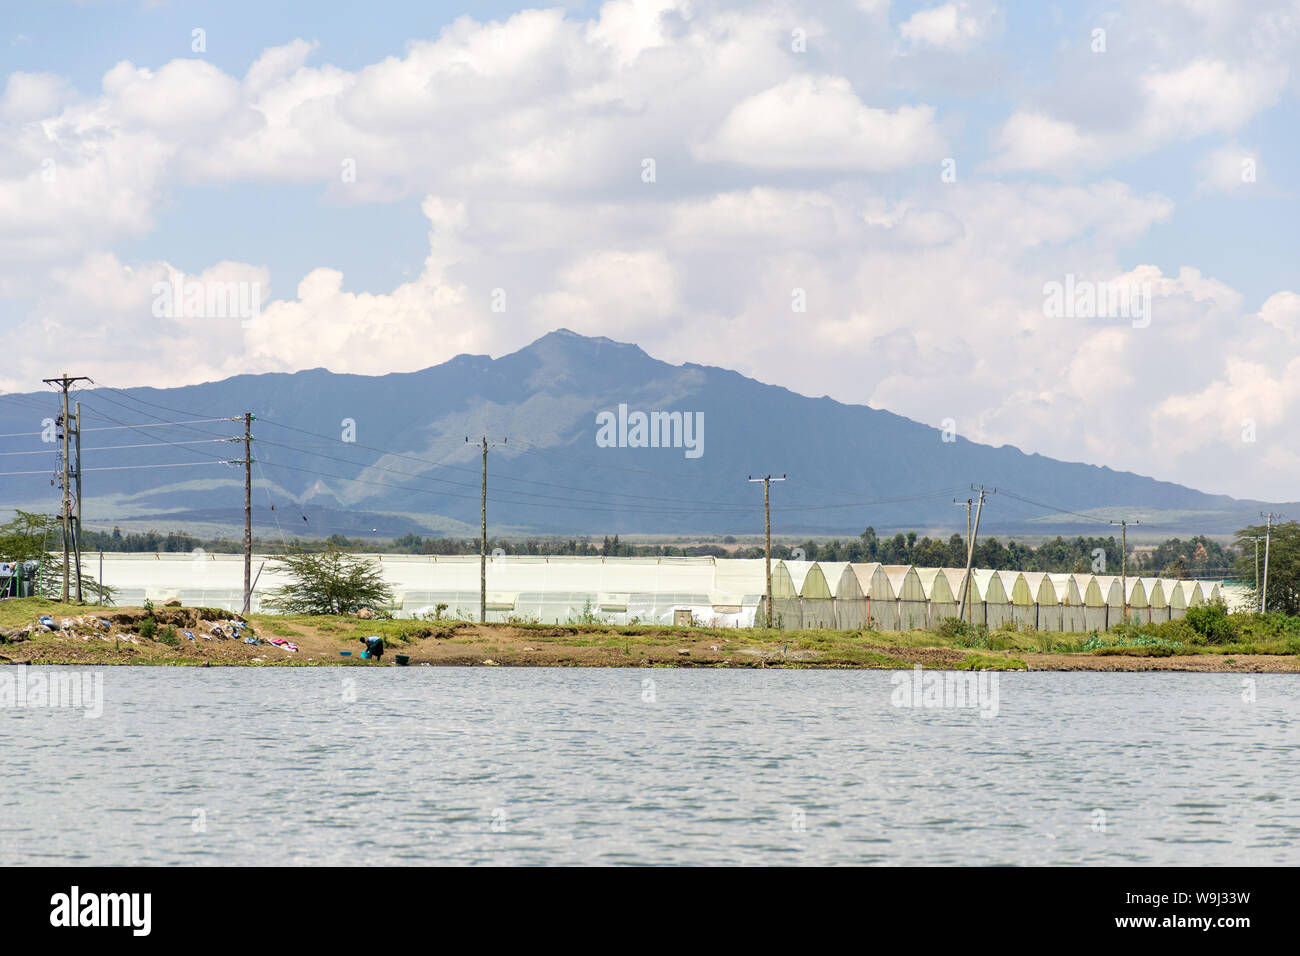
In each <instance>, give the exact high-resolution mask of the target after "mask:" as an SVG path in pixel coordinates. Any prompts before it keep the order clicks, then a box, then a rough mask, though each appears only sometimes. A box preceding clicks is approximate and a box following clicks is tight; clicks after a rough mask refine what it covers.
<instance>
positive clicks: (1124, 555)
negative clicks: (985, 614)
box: [1111, 518, 1142, 623]
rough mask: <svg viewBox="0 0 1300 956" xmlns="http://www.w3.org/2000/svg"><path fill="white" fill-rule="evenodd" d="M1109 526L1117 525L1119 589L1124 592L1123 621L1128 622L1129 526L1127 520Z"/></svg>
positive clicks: (1137, 522) (1139, 522)
mask: <svg viewBox="0 0 1300 956" xmlns="http://www.w3.org/2000/svg"><path fill="white" fill-rule="evenodd" d="M1131 523H1132V524H1141V523H1142V522H1141V521H1138V520H1136V519H1134V520H1133V521H1132V522H1131ZM1111 524H1117V525H1119V528H1120V531H1119V535H1120V546H1119V587H1120V590H1121V591H1123V592H1124V621H1125V623H1127V622H1128V526H1129V524H1130V522H1129V520H1128V519H1127V518H1121V519H1120V520H1119V521H1112V522H1111Z"/></svg>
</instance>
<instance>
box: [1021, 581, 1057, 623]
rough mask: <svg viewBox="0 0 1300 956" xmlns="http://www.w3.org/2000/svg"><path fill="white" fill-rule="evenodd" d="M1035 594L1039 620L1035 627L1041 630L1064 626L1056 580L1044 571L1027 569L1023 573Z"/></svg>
mask: <svg viewBox="0 0 1300 956" xmlns="http://www.w3.org/2000/svg"><path fill="white" fill-rule="evenodd" d="M1021 577H1023V578H1024V579H1025V584H1026V585H1027V586H1028V588H1029V591H1030V593H1031V594H1033V597H1034V604H1035V605H1036V606H1037V608H1038V620H1037V621H1036V622H1035V625H1034V626H1035V629H1036V630H1039V631H1060V630H1061V629H1062V627H1063V622H1064V613H1063V608H1062V607H1061V596H1060V595H1059V594H1058V592H1057V589H1056V582H1055V581H1053V580H1052V576H1051V575H1050V574H1045V573H1044V572H1042V571H1026V572H1025V573H1024V574H1022V575H1021Z"/></svg>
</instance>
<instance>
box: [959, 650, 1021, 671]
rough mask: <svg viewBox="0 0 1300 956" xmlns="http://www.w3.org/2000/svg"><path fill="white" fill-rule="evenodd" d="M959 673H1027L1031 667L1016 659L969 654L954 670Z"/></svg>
mask: <svg viewBox="0 0 1300 956" xmlns="http://www.w3.org/2000/svg"><path fill="white" fill-rule="evenodd" d="M952 669H953V670H957V671H1027V670H1029V665H1028V664H1026V663H1025V662H1024V661H1022V660H1019V659H1018V658H1015V657H990V656H989V655H987V654H967V655H966V659H965V660H963V661H962V662H961V663H960V664H955V665H954V666H953V668H952Z"/></svg>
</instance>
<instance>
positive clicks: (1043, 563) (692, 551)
mask: <svg viewBox="0 0 1300 956" xmlns="http://www.w3.org/2000/svg"><path fill="white" fill-rule="evenodd" d="M735 543H736V539H735V538H734V537H732V536H730V535H728V536H727V537H725V538H722V539H721V541H720V542H719V543H718V544H716V545H713V544H702V545H671V544H662V545H661V544H629V543H627V542H625V541H621V540H620V539H619V536H618V535H614V536H613V537H609V536H606V537H604V538H603V539H601V540H600V541H597V540H595V539H593V538H589V537H578V538H556V537H551V538H527V539H524V540H518V539H516V540H509V539H502V540H492V539H489V540H488V550H489V551H495V550H497V549H500V551H501V552H502V553H504V554H516V555H546V554H554V555H573V556H585V557H600V556H603V557H620V558H633V557H701V556H710V555H711V556H713V557H718V558H725V557H733V558H761V557H762V556H763V549H762V547H748V548H744V547H742V548H737V547H735ZM243 546H244V545H243V541H242V539H238V538H207V539H204V538H197V537H195V536H193V535H188V534H182V533H180V532H170V533H168V534H165V535H164V534H160V533H158V532H156V531H146V532H143V533H136V532H131V533H128V534H123V533H122V531H121V529H120V528H114V529H113V530H112V531H111V532H106V531H89V530H88V531H85V532H84V533H83V536H82V550H83V551H136V552H149V553H158V552H162V553H167V552H192V551H195V550H199V549H201V550H203V551H207V552H210V553H214V554H238V553H240V552H241V551H242V550H243ZM326 546H333V547H339V548H343V549H345V550H351V551H366V552H371V553H380V554H453V555H454V554H478V552H479V542H478V539H477V538H447V537H425V536H423V535H417V534H404V535H402V536H401V537H400V538H394V539H392V540H388V541H382V542H381V541H374V540H371V539H367V538H348V537H346V536H344V535H341V534H336V535H332V536H331V537H329V538H326V539H324V540H321V539H310V540H303V539H297V538H295V539H294V540H293V541H291V542H289V544H288V545H287V546H286V545H285V544H283V543H281V542H279V541H269V540H266V539H261V538H259V539H256V540H255V541H254V542H253V547H254V550H256V551H258V552H259V553H271V554H275V553H282V552H286V551H290V552H297V551H318V550H321V549H322V548H324V547H326ZM772 555H773V557H775V558H802V559H805V560H808V561H879V562H880V563H882V564H914V565H916V566H918V567H932V568H933V567H950V568H951V567H964V566H965V564H966V543H965V541H964V540H963V538H962V536H961V535H959V534H954V535H952V536H951V537H950V538H948V540H947V541H942V540H939V539H935V538H930V537H922V538H918V537H917V534H916V532H914V531H913V532H909V533H907V534H903V533H902V532H899V533H898V534H895V535H894V536H893V537H891V538H881V537H878V536H877V535H876V532H875V529H874V528H867V530H866V531H864V532H863V533H862V534H861V535H859V536H858V537H856V538H850V539H847V540H844V541H840V540H834V541H831V542H829V543H818V542H816V541H812V540H809V541H805V542H804V543H803V544H800V545H786V544H782V545H773V547H772ZM1239 557H1240V552H1239V551H1238V550H1237V549H1235V548H1233V547H1231V546H1229V547H1227V548H1225V547H1223V546H1222V545H1220V544H1219V543H1218V542H1216V541H1212V540H1210V539H1209V538H1206V537H1205V536H1204V535H1197V536H1196V537H1194V538H1190V539H1188V540H1186V541H1184V540H1182V539H1180V538H1170V539H1169V540H1168V541H1165V542H1164V543H1163V544H1160V545H1158V546H1157V547H1155V548H1154V549H1152V548H1150V547H1139V548H1132V547H1130V549H1129V556H1128V570H1129V573H1131V574H1161V575H1169V576H1174V577H1177V576H1182V575H1195V574H1196V573H1197V572H1200V573H1201V574H1215V573H1223V574H1224V575H1225V576H1226V573H1227V571H1226V569H1227V568H1229V567H1230V566H1231V564H1232V563H1233V561H1234V560H1236V559H1237V558H1239ZM974 564H975V567H977V568H991V569H995V570H1008V571H1053V572H1081V573H1088V572H1092V571H1094V570H1097V571H1100V572H1102V573H1108V574H1118V573H1119V571H1120V544H1119V541H1117V540H1116V539H1115V538H1114V537H1113V536H1109V537H1105V538H1085V537H1076V538H1072V539H1069V540H1067V539H1065V538H1062V537H1059V536H1058V537H1057V538H1055V539H1054V540H1052V541H1048V542H1046V543H1044V544H1041V545H1039V546H1037V547H1033V546H1030V545H1022V544H1017V543H1016V542H1015V541H1008V542H1007V543H1006V544H1005V545H1004V544H1002V542H1000V541H999V540H998V539H997V538H992V537H990V538H983V539H981V540H980V541H979V543H978V544H977V546H976V548H975V561H974Z"/></svg>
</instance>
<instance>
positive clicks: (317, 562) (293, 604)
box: [266, 547, 393, 614]
mask: <svg viewBox="0 0 1300 956" xmlns="http://www.w3.org/2000/svg"><path fill="white" fill-rule="evenodd" d="M275 561H276V562H277V563H278V564H280V566H281V567H280V571H281V572H282V573H284V574H285V575H286V576H287V577H288V578H289V583H288V584H285V585H283V586H281V587H278V588H276V589H275V590H273V591H271V592H270V594H268V595H267V599H266V604H267V606H268V607H272V608H275V609H277V610H281V611H285V612H288V613H290V614H352V613H355V612H356V611H359V610H360V609H361V608H363V607H369V608H372V609H376V610H378V609H380V608H382V607H383V606H384V605H387V604H390V603H392V600H393V589H392V588H391V587H389V585H388V584H386V583H385V582H384V575H383V571H382V569H381V568H380V567H379V565H378V564H377V563H376V562H373V561H368V560H366V559H364V558H358V557H354V556H353V555H350V554H348V553H347V552H345V551H342V550H340V549H339V548H336V547H330V548H327V549H326V550H324V551H321V552H319V553H316V554H286V555H282V556H280V557H278V558H276V559H275Z"/></svg>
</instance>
